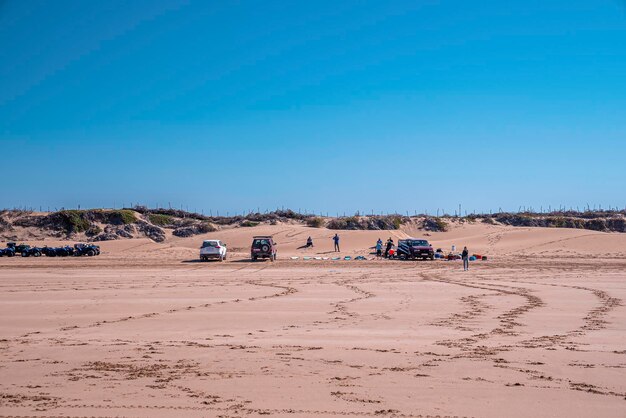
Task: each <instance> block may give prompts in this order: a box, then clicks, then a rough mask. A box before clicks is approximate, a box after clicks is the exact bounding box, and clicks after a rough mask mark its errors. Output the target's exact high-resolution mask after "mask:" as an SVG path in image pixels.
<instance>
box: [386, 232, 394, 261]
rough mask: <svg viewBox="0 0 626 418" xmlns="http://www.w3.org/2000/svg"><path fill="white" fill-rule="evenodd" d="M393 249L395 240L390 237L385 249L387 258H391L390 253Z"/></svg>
mask: <svg viewBox="0 0 626 418" xmlns="http://www.w3.org/2000/svg"><path fill="white" fill-rule="evenodd" d="M391 247H393V240H392V239H391V237H389V239H388V240H387V246H386V247H385V258H389V251H390V250H391Z"/></svg>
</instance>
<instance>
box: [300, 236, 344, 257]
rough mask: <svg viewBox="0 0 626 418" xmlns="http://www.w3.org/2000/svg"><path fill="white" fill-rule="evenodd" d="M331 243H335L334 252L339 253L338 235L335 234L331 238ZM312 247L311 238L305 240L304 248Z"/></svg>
mask: <svg viewBox="0 0 626 418" xmlns="http://www.w3.org/2000/svg"><path fill="white" fill-rule="evenodd" d="M333 242H334V243H335V252H337V253H338V252H339V235H338V234H335V236H334V237H333ZM312 246H313V238H311V237H310V236H309V237H308V238H307V239H306V245H305V247H306V248H309V247H312Z"/></svg>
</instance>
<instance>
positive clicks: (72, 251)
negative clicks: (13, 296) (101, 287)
mask: <svg viewBox="0 0 626 418" xmlns="http://www.w3.org/2000/svg"><path fill="white" fill-rule="evenodd" d="M17 254H20V255H21V256H22V257H41V256H42V255H45V256H46V257H70V256H75V257H80V256H84V255H85V256H88V257H93V256H96V255H100V247H99V246H98V245H93V244H74V246H73V247H70V246H69V245H66V246H65V247H31V246H30V245H27V244H19V245H17V244H15V243H14V242H9V243H8V244H7V247H6V248H2V249H0V257H14V256H15V255H17Z"/></svg>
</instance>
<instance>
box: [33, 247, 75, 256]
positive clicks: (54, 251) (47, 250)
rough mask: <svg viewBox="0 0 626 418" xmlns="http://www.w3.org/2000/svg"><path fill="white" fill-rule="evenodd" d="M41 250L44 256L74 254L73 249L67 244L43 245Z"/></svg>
mask: <svg viewBox="0 0 626 418" xmlns="http://www.w3.org/2000/svg"><path fill="white" fill-rule="evenodd" d="M41 251H42V253H43V254H45V255H46V257H68V256H70V255H74V249H73V248H72V247H70V246H67V245H66V246H65V247H44V248H42V249H41Z"/></svg>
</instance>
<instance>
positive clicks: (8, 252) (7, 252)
mask: <svg viewBox="0 0 626 418" xmlns="http://www.w3.org/2000/svg"><path fill="white" fill-rule="evenodd" d="M0 257H15V249H14V248H13V247H6V248H0Z"/></svg>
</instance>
